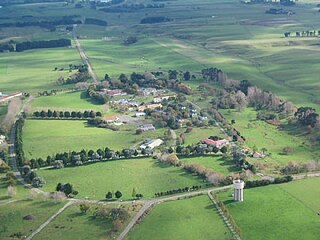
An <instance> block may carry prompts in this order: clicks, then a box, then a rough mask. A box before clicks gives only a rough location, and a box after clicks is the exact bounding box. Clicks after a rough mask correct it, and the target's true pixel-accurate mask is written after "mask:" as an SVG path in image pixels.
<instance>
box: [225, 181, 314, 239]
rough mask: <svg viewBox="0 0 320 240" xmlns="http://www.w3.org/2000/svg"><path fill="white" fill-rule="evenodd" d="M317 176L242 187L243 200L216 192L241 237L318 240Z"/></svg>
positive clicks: (228, 193) (229, 193)
mask: <svg viewBox="0 0 320 240" xmlns="http://www.w3.org/2000/svg"><path fill="white" fill-rule="evenodd" d="M319 183H320V181H319V179H307V180H301V181H295V182H291V183H287V184H282V185H272V186H267V187H258V188H252V189H245V190H244V202H233V200H232V197H231V192H230V191H228V192H224V193H220V194H219V198H220V199H221V200H222V201H223V202H224V204H225V205H226V207H227V208H228V210H229V211H230V213H231V215H232V217H233V219H234V220H235V221H236V223H237V225H238V226H239V227H240V229H241V232H242V239H245V240H250V239H268V240H273V239H283V240H286V239H288V240H289V239H290V240H291V239H310V240H312V239H318V238H319V231H318V226H319V224H320V219H319V216H318V214H317V212H319V203H320V202H319V199H320V198H319V197H317V196H319V194H320V192H319V190H318V189H317V188H315V185H316V184H319Z"/></svg>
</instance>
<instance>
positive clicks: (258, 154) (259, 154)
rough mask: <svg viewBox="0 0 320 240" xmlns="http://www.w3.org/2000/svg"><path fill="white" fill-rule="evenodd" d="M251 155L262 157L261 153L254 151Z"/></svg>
mask: <svg viewBox="0 0 320 240" xmlns="http://www.w3.org/2000/svg"><path fill="white" fill-rule="evenodd" d="M252 157H253V158H263V157H264V156H263V154H262V153H259V152H254V153H253V154H252Z"/></svg>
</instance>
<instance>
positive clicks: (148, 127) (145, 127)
mask: <svg viewBox="0 0 320 240" xmlns="http://www.w3.org/2000/svg"><path fill="white" fill-rule="evenodd" d="M137 130H141V131H143V132H145V131H152V130H156V128H155V127H154V126H153V125H152V124H145V125H141V126H139V127H138V128H137Z"/></svg>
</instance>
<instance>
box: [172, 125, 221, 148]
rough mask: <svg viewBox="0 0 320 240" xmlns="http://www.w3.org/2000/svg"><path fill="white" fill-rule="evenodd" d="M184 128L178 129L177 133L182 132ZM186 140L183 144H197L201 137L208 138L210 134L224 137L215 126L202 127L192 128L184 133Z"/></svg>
mask: <svg viewBox="0 0 320 240" xmlns="http://www.w3.org/2000/svg"><path fill="white" fill-rule="evenodd" d="M185 130H186V129H185V128H183V129H181V130H179V131H178V132H177V133H178V134H180V133H184V132H185ZM184 134H185V137H186V140H185V143H184V145H192V144H197V143H198V142H199V141H200V140H201V139H204V138H208V137H210V136H219V137H225V136H224V134H223V133H222V132H221V131H220V130H219V129H218V128H216V127H203V128H193V129H192V131H191V132H190V133H184Z"/></svg>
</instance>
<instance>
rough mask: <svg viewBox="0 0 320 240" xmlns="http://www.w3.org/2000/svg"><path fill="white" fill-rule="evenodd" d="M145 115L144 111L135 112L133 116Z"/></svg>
mask: <svg viewBox="0 0 320 240" xmlns="http://www.w3.org/2000/svg"><path fill="white" fill-rule="evenodd" d="M145 115H146V113H145V112H136V114H135V116H136V117H144V116H145Z"/></svg>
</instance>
